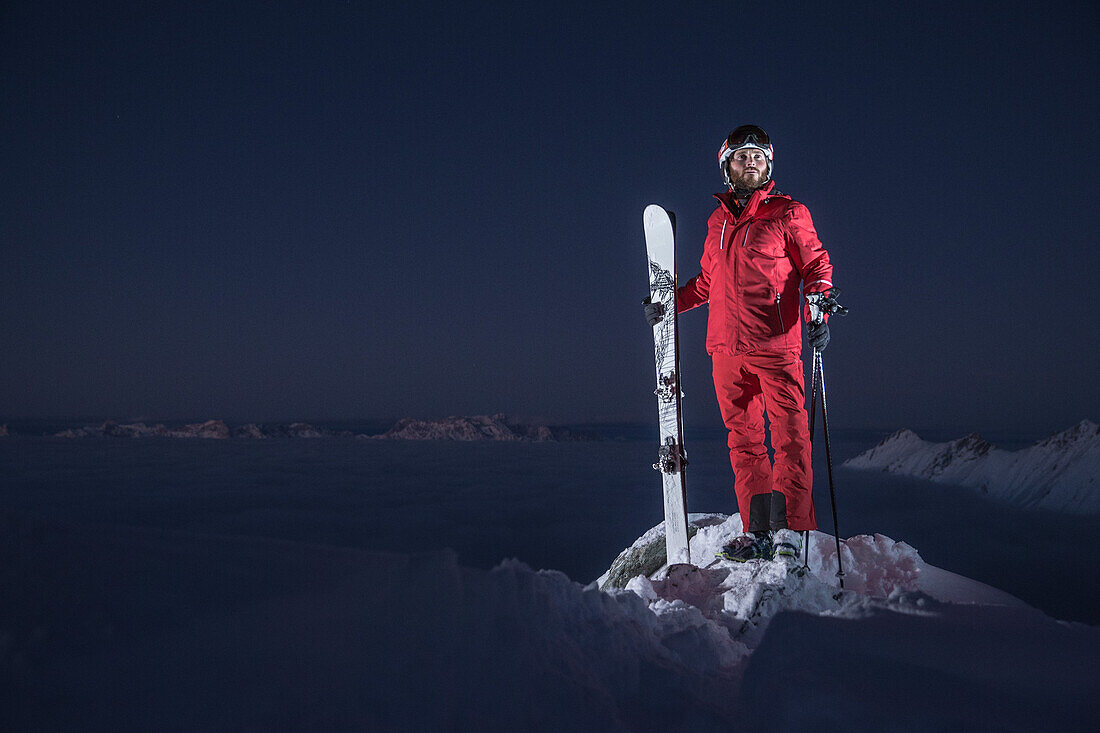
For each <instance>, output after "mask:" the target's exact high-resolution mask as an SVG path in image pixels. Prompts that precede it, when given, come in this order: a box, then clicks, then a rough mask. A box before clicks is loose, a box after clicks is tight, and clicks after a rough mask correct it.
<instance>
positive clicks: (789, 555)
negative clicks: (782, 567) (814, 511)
mask: <svg viewBox="0 0 1100 733" xmlns="http://www.w3.org/2000/svg"><path fill="white" fill-rule="evenodd" d="M772 552H773V554H774V556H775V558H776V559H777V560H782V561H783V562H785V563H786V564H787V565H791V566H793V565H796V564H797V563H798V562H799V560H800V558H801V555H802V533H801V532H795V531H794V530H793V529H778V530H776V531H775V535H774V536H773V537H772Z"/></svg>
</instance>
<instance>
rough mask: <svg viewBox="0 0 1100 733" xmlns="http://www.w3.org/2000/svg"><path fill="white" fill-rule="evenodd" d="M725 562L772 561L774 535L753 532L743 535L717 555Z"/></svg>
mask: <svg viewBox="0 0 1100 733" xmlns="http://www.w3.org/2000/svg"><path fill="white" fill-rule="evenodd" d="M715 554H716V555H717V556H718V557H720V558H722V559H724V560H732V561H733V562H748V561H749V560H771V559H772V533H771V532H752V533H748V534H743V535H741V536H740V537H738V538H736V539H735V540H734V541H733V542H730V543H729V544H728V545H726V546H724V547H723V548H722V549H721V550H719V551H718V552H717V553H715Z"/></svg>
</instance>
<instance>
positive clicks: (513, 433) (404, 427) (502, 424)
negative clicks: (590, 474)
mask: <svg viewBox="0 0 1100 733" xmlns="http://www.w3.org/2000/svg"><path fill="white" fill-rule="evenodd" d="M371 437H372V438H380V439H385V440H458V441H473V440H496V441H507V442H512V441H550V440H590V439H591V438H589V437H588V436H585V435H581V434H579V433H576V432H574V431H571V430H569V429H568V428H551V427H547V426H545V425H524V424H522V423H517V422H514V421H512V420H509V419H508V417H507V416H506V415H503V414H497V415H474V416H472V417H445V418H440V419H437V420H416V419H414V418H411V417H407V418H405V419H403V420H398V421H397V423H396V424H395V425H394V426H393V427H392V428H390V429H389V430H387V431H386V432H385V433H382V434H381V435H372V436H371Z"/></svg>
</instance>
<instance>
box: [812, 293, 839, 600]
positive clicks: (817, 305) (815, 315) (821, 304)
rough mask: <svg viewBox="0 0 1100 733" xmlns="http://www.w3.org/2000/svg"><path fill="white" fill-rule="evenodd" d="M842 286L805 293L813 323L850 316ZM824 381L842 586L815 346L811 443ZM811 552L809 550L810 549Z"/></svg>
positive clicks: (821, 372) (822, 372)
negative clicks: (840, 296) (839, 297)
mask: <svg viewBox="0 0 1100 733" xmlns="http://www.w3.org/2000/svg"><path fill="white" fill-rule="evenodd" d="M839 292H840V290H839V289H837V288H833V289H831V290H829V291H828V292H826V293H811V294H809V295H807V296H806V302H807V303H808V304H809V306H810V322H811V323H814V324H817V323H821V321H823V320H824V318H825V314H826V313H829V314H837V315H841V316H843V315H847V314H848V309H847V308H845V307H844V306H842V305H841V304H840V303H838V302H836V296H837V294H838V293H839ZM819 383H820V384H821V425H822V430H823V432H824V433H825V463H826V465H827V466H828V469H829V503H830V504H831V505H832V509H833V537H834V538H835V539H836V576H837V578H839V579H840V587H841V589H842V590H843V588H844V565H843V563H842V561H841V558H840V525H839V523H838V522H837V516H836V484H835V483H834V481H833V450H832V444H831V441H830V440H829V412H828V406H827V400H826V398H825V362H824V360H823V359H822V358H821V350H820V349H814V367H813V384H812V386H811V388H810V443H811V444H812V443H813V439H814V422H815V420H814V408H815V406H816V403H817V385H818V384H819ZM807 554H808V550H807Z"/></svg>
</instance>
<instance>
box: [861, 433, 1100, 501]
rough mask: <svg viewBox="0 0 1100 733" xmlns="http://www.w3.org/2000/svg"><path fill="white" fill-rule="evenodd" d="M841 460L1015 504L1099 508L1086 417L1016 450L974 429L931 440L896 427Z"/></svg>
mask: <svg viewBox="0 0 1100 733" xmlns="http://www.w3.org/2000/svg"><path fill="white" fill-rule="evenodd" d="M844 465H845V466H846V467H848V468H855V469H860V470H880V471H885V472H887V473H895V474H900V475H906V476H915V477H917V478H924V479H928V480H931V481H937V482H940V483H950V484H958V485H961V486H970V487H974V488H977V489H980V490H981V491H982V492H983V493H986V494H989V495H990V496H993V497H996V498H1000V499H1002V500H1005V501H1008V502H1010V503H1013V504H1016V505H1019V506H1025V507H1041V508H1045V509H1052V510H1055V511H1071V512H1077V513H1085V514H1092V513H1100V492H1097V490H1096V489H1097V488H1098V487H1097V485H1096V484H1097V480H1098V476H1100V427H1098V426H1097V424H1096V423H1094V422H1092V421H1090V420H1082V421H1081V422H1080V423H1078V424H1077V425H1075V426H1074V427H1072V428H1069V429H1067V430H1063V431H1061V432H1059V433H1055V434H1054V435H1051V436H1050V437H1048V438H1045V439H1043V440H1040V441H1039V442H1037V443H1035V444H1034V445H1032V446H1030V447H1028V448H1024V449H1022V450H1018V451H1005V450H1000V449H998V448H996V447H994V446H993V445H992V444H990V443H989V442H987V441H986V440H985V439H984V438H982V437H981V436H980V435H978V434H977V433H971V434H970V435H967V436H965V437H962V438H958V439H956V440H952V441H949V442H946V443H931V442H929V441H925V440H921V439H920V438H919V437H917V435H916V433H914V432H913V431H911V430H899V431H897V432H895V433H893V434H892V435H890V436H889V437H887V438H886V439H885V440H883V441H882V442H881V443H879V444H878V445H876V446H875V447H874V448H871V449H870V450H868V451H866V452H864V453H862V454H860V455H858V456H856V457H855V458H852V459H851V460H849V461H847V462H845V464H844Z"/></svg>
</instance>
